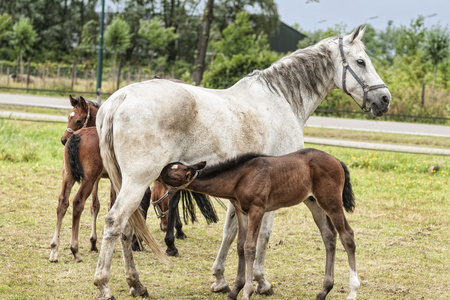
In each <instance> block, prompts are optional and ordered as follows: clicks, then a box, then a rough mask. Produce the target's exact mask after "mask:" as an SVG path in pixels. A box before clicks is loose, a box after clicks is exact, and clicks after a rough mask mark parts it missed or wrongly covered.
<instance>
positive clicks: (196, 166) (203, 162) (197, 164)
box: [192, 161, 206, 170]
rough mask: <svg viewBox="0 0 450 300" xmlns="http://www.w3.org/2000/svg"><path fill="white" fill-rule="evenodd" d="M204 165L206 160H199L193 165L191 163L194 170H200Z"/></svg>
mask: <svg viewBox="0 0 450 300" xmlns="http://www.w3.org/2000/svg"><path fill="white" fill-rule="evenodd" d="M205 166H206V161H201V162H199V163H196V164H195V165H192V167H193V168H195V169H196V170H201V169H203V168H204V167H205Z"/></svg>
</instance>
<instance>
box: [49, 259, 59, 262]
mask: <svg viewBox="0 0 450 300" xmlns="http://www.w3.org/2000/svg"><path fill="white" fill-rule="evenodd" d="M50 262H51V263H57V262H58V260H57V259H50Z"/></svg>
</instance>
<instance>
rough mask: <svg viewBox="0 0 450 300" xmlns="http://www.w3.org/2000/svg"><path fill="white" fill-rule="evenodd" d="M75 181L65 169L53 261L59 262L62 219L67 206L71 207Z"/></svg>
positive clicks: (53, 241)
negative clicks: (70, 200)
mask: <svg viewBox="0 0 450 300" xmlns="http://www.w3.org/2000/svg"><path fill="white" fill-rule="evenodd" d="M74 183H75V181H74V180H73V178H72V176H69V175H68V174H67V173H66V172H65V171H63V182H62V190H61V194H60V195H59V198H58V208H57V209H56V216H57V220H56V230H55V234H54V236H53V239H52V243H51V245H50V247H51V250H50V261H51V262H58V248H59V234H60V232H61V225H62V220H63V218H64V215H65V214H66V211H67V208H68V207H69V196H70V191H71V190H72V187H73V185H74Z"/></svg>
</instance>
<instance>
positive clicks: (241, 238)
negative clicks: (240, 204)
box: [227, 211, 251, 300]
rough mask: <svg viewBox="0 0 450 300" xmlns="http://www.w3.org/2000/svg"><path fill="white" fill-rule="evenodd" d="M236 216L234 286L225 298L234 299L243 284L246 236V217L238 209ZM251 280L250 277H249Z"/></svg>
mask: <svg viewBox="0 0 450 300" xmlns="http://www.w3.org/2000/svg"><path fill="white" fill-rule="evenodd" d="M236 218H237V219H238V224H239V226H238V239H237V253H238V261H239V262H238V269H237V275H236V279H235V281H234V286H233V289H232V290H231V292H229V293H228V297H227V300H235V299H236V298H237V295H238V294H239V292H240V291H241V290H242V288H243V287H244V285H245V259H246V257H245V249H244V245H245V240H246V238H247V218H246V217H245V216H244V215H243V214H242V213H241V212H239V211H236ZM250 280H251V279H250Z"/></svg>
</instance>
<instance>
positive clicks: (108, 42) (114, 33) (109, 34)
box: [104, 15, 131, 53]
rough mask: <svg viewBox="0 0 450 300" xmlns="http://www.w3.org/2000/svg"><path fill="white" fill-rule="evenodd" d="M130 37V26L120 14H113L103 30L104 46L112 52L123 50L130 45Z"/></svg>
mask: <svg viewBox="0 0 450 300" xmlns="http://www.w3.org/2000/svg"><path fill="white" fill-rule="evenodd" d="M130 38H131V34H130V26H129V25H128V24H127V22H125V21H124V20H123V19H122V17H121V16H119V15H117V16H115V17H114V19H112V21H111V23H110V24H109V26H108V27H107V28H106V31H105V38H104V43H105V47H106V48H107V49H108V50H109V51H111V52H113V53H117V52H121V51H125V50H127V49H128V47H130Z"/></svg>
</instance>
